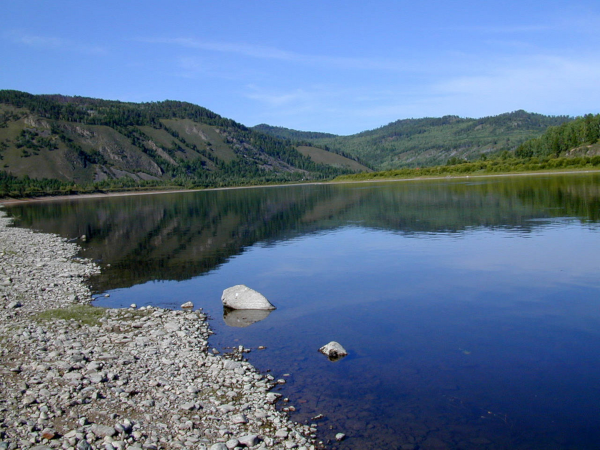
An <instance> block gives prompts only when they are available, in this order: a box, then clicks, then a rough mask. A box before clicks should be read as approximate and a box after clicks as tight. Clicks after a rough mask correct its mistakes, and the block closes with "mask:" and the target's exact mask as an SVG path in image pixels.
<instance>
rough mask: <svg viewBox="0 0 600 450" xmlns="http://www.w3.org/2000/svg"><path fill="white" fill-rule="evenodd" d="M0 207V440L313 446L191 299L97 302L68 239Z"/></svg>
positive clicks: (308, 430) (309, 433)
mask: <svg viewBox="0 0 600 450" xmlns="http://www.w3.org/2000/svg"><path fill="white" fill-rule="evenodd" d="M9 224H10V219H9V218H7V217H6V214H5V212H4V211H2V210H1V209H0V355H1V361H2V363H1V365H0V450H3V449H36V450H41V449H49V448H62V449H77V450H87V449H105V450H113V449H118V450H122V449H131V450H133V449H209V450H226V449H238V448H274V449H291V448H299V449H309V448H310V449H314V448H315V445H316V443H315V436H316V425H315V424H311V425H301V424H297V423H294V422H292V421H290V420H289V418H288V417H287V415H286V414H285V413H284V412H281V411H279V410H277V409H276V408H275V403H276V401H277V400H278V397H279V394H276V393H273V392H269V391H270V389H271V388H272V387H273V386H274V383H275V380H273V378H272V377H271V376H268V375H267V376H264V375H261V374H260V373H258V372H257V371H256V369H255V368H254V367H252V365H250V364H249V363H248V362H245V361H243V360H242V357H241V356H242V354H243V351H244V349H243V348H240V349H239V352H237V353H233V354H231V355H226V356H222V355H214V354H213V353H212V352H210V351H209V347H208V342H207V341H208V337H209V335H210V334H211V331H210V329H209V327H208V324H207V321H206V316H205V315H204V314H203V313H202V310H195V311H193V310H188V311H184V310H181V311H171V310H166V309H160V308H152V307H148V308H139V309H136V308H129V309H101V308H95V307H92V306H89V304H90V302H91V300H92V297H91V293H90V291H89V289H88V288H87V286H86V284H85V280H86V278H87V277H89V276H90V275H92V274H93V273H95V272H96V271H98V267H96V266H95V265H94V264H93V263H92V262H90V261H87V260H84V259H80V258H78V257H77V256H76V255H77V252H78V248H77V246H76V245H75V244H73V243H69V242H67V241H66V240H65V239H63V238H60V237H58V236H55V235H49V234H42V233H35V232H32V231H30V230H25V229H19V228H12V227H9Z"/></svg>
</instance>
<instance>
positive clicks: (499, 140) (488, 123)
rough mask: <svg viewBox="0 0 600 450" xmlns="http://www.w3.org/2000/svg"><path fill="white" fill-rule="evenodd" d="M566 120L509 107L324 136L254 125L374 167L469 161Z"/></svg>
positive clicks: (508, 147)
mask: <svg viewBox="0 0 600 450" xmlns="http://www.w3.org/2000/svg"><path fill="white" fill-rule="evenodd" d="M570 120H572V119H571V118H569V117H567V116H557V117H550V116H544V115H541V114H532V113H528V112H525V111H515V112H512V113H507V114H500V115H498V116H492V117H483V118H481V119H469V118H460V117H458V116H444V117H441V118H423V119H406V120H398V121H396V122H392V123H390V124H388V125H386V126H383V127H381V128H377V129H375V130H370V131H364V132H362V133H358V134H354V135H351V136H333V137H332V136H330V135H320V134H319V133H317V134H315V133H306V132H300V131H294V130H287V129H285V128H284V129H281V128H277V127H273V128H271V129H269V128H267V127H264V126H259V127H260V129H261V130H262V131H264V132H268V133H272V134H274V135H276V136H281V137H285V136H290V137H293V138H294V139H297V140H304V141H309V142H311V143H312V144H313V145H315V146H319V147H322V148H326V149H328V150H330V151H333V152H343V153H344V154H349V155H352V156H354V157H358V158H360V160H363V161H367V162H368V163H369V164H370V165H371V166H372V167H374V168H376V169H378V170H389V169H399V168H402V167H424V166H432V165H440V164H445V163H446V161H447V160H448V159H449V158H452V157H455V158H459V159H463V160H468V161H473V160H477V159H479V158H480V157H481V155H486V156H488V157H493V156H495V155H498V154H500V153H502V152H503V151H509V152H512V151H514V150H515V149H516V148H517V147H518V146H519V145H520V144H522V143H523V142H525V141H527V140H529V139H531V138H534V137H538V136H540V135H541V134H542V133H544V131H545V130H546V129H548V127H550V126H558V125H561V124H563V123H565V122H568V121H570Z"/></svg>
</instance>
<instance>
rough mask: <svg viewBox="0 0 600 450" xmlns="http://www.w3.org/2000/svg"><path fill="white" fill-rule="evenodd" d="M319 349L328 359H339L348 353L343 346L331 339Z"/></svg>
mask: <svg viewBox="0 0 600 450" xmlns="http://www.w3.org/2000/svg"><path fill="white" fill-rule="evenodd" d="M319 351H320V352H321V353H323V354H324V355H326V356H327V357H328V358H329V360H330V361H339V360H340V359H342V358H343V357H344V356H347V355H348V352H347V351H346V350H345V349H344V347H342V346H341V345H340V344H339V343H337V342H335V341H331V342H330V343H329V344H327V345H324V346H323V347H321V348H320V349H319Z"/></svg>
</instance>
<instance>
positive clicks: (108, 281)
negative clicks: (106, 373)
mask: <svg viewBox="0 0 600 450" xmlns="http://www.w3.org/2000/svg"><path fill="white" fill-rule="evenodd" d="M599 181H600V176H598V175H593V176H592V175H576V176H568V177H567V176H551V177H510V178H491V179H485V180H478V181H468V182H465V181H460V182H457V181H430V182H425V181H414V182H399V183H390V184H348V185H323V186H302V187H283V188H257V189H242V190H231V191H210V192H198V193H188V194H167V195H151V196H128V197H113V198H104V199H93V200H66V201H64V202H51V203H39V204H29V205H17V206H13V207H11V208H10V210H9V211H10V213H11V214H12V215H13V216H15V217H17V218H18V224H19V225H21V226H27V227H30V228H34V229H39V230H42V231H46V232H53V233H58V234H60V235H62V236H66V237H70V238H74V237H77V236H81V235H83V234H85V235H86V236H87V241H86V242H84V243H82V245H83V246H84V248H85V250H86V251H85V253H84V255H85V256H86V257H90V258H93V259H96V260H100V261H102V262H103V263H104V264H110V266H106V267H104V268H103V272H102V274H100V275H99V276H97V277H95V278H94V279H93V280H92V286H93V288H94V289H95V290H98V291H103V290H107V289H114V288H117V287H128V286H131V285H134V284H138V283H142V282H145V281H149V280H153V279H173V280H184V279H188V278H191V277H194V276H198V275H200V274H202V273H206V272H208V271H210V270H213V269H214V268H216V267H218V266H219V265H220V264H223V263H224V262H225V261H227V259H228V258H229V257H231V256H232V255H237V254H240V253H242V252H243V251H244V249H245V248H247V247H249V246H252V245H253V244H255V243H257V242H263V243H266V244H267V245H268V244H272V243H276V242H278V241H281V240H287V239H291V238H294V237H298V236H302V235H305V234H308V233H313V232H318V231H322V230H331V229H335V228H338V227H341V226H347V225H353V224H358V225H360V226H362V227H367V228H376V229H383V230H390V231H395V232H400V233H404V234H408V235H420V234H431V233H434V234H435V233H455V232H464V231H466V230H469V229H472V228H481V227H488V228H500V227H501V228H503V229H507V230H518V231H519V232H527V231H530V230H531V229H533V228H535V227H539V226H542V225H543V224H542V223H540V222H535V221H532V220H531V219H536V218H549V217H566V216H572V217H577V218H580V219H582V220H587V221H598V219H599V215H600V183H599Z"/></svg>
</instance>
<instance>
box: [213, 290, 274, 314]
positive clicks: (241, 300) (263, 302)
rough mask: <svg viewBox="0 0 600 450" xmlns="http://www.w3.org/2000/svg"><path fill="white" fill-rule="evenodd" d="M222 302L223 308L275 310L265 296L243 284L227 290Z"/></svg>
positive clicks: (224, 292)
mask: <svg viewBox="0 0 600 450" xmlns="http://www.w3.org/2000/svg"><path fill="white" fill-rule="evenodd" d="M221 301H222V302H223V306H226V307H228V308H231V309H262V310H272V309H275V307H274V306H273V305H272V304H271V302H269V300H267V299H266V298H265V296H264V295H262V294H261V293H259V292H256V291H255V290H254V289H250V288H249V287H248V286H244V285H243V284H238V285H237V286H233V287H230V288H228V289H225V290H224V291H223V296H222V297H221Z"/></svg>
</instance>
